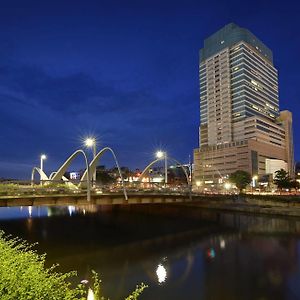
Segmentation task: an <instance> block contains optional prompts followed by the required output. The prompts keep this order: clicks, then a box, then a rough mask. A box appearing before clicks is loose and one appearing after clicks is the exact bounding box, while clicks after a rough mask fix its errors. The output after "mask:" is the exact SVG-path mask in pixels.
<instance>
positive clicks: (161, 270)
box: [156, 264, 167, 284]
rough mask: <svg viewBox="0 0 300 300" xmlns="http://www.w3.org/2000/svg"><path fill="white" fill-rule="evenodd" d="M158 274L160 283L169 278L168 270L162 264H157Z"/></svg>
mask: <svg viewBox="0 0 300 300" xmlns="http://www.w3.org/2000/svg"><path fill="white" fill-rule="evenodd" d="M156 275H157V279H158V283H159V284H161V283H163V282H165V281H166V279H167V270H166V268H165V267H164V266H163V265H162V264H159V265H158V266H157V269H156Z"/></svg>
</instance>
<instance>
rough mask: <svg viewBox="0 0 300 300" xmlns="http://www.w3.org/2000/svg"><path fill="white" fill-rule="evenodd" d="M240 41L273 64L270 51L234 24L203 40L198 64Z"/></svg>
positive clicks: (254, 37)
mask: <svg viewBox="0 0 300 300" xmlns="http://www.w3.org/2000/svg"><path fill="white" fill-rule="evenodd" d="M240 41H244V42H246V43H248V44H250V45H251V46H253V47H254V48H256V49H257V50H258V51H259V52H260V54H261V55H262V56H263V57H265V58H266V59H267V60H268V61H270V62H271V63H272V64H273V53H272V51H271V50H270V49H269V48H268V47H267V46H266V45H265V44H264V43H263V42H261V41H260V40H259V39H258V38H257V37H256V36H255V35H254V34H253V33H252V32H250V31H249V30H248V29H245V28H242V27H239V26H238V25H236V24H234V23H229V24H227V25H226V26H224V27H223V28H221V29H220V30H218V31H217V32H215V33H214V34H212V35H211V36H210V37H208V38H206V39H205V40H204V47H203V48H202V49H201V50H200V62H203V61H204V60H206V59H207V58H209V57H211V56H213V55H214V54H215V53H218V52H219V51H221V50H222V49H225V48H227V47H232V46H233V45H235V44H236V43H238V42H240Z"/></svg>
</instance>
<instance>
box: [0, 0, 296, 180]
mask: <svg viewBox="0 0 300 300" xmlns="http://www.w3.org/2000/svg"><path fill="white" fill-rule="evenodd" d="M299 15H300V4H299V3H298V1H279V4H275V1H256V0H254V1H214V0H209V1H189V0H185V1H178V2H176V1H163V0H161V1H153V0H152V1H146V0H140V1H124V0H123V1H113V0H111V1H109V0H107V1H101V0H98V1H63V0H61V1H54V0H52V1H29V0H26V1H24V0H20V1H12V0H11V1H1V2H0V126H1V127H0V128H1V131H0V138H1V146H0V177H12V178H20V179H30V173H31V169H32V167H33V166H34V165H38V164H39V156H40V154H41V153H46V154H47V155H48V159H47V161H46V162H45V169H46V171H47V172H50V171H54V170H56V169H57V168H58V167H59V166H60V164H61V163H62V162H63V161H64V160H65V159H66V158H67V157H68V156H69V155H70V154H71V153H72V152H73V151H75V150H76V149H78V148H80V147H81V143H82V142H81V140H82V139H83V138H84V137H85V136H87V135H90V134H93V135H96V136H97V138H98V142H99V145H98V148H101V147H104V146H111V147H112V148H113V149H114V150H115V152H116V154H117V156H118V158H119V161H120V164H121V165H123V166H129V167H130V168H132V169H135V168H143V167H144V166H146V164H147V163H149V162H150V161H151V160H152V159H153V153H154V151H155V150H157V149H158V148H161V149H163V150H166V151H168V153H169V154H170V155H171V156H173V157H174V158H176V159H177V160H179V161H182V162H187V161H188V158H189V155H192V153H193V148H196V147H197V146H198V126H199V122H200V120H199V79H198V59H199V57H198V52H199V49H200V48H201V47H202V46H203V40H204V39H205V38H206V37H208V36H209V35H210V34H212V33H214V32H215V31H217V30H218V29H220V28H221V27H223V26H224V25H226V24H227V23H230V22H234V23H236V24H237V25H239V26H242V27H245V28H247V29H249V30H250V31H252V32H253V33H254V34H255V35H256V36H257V37H258V38H260V39H261V40H262V41H263V42H264V43H265V44H266V45H267V46H268V47H269V48H271V50H272V51H273V54H274V63H275V66H276V68H277V69H278V70H279V89H280V107H281V109H289V110H291V111H292V112H293V114H294V132H295V134H294V138H295V145H296V149H295V158H296V160H300V147H299V138H298V136H297V132H299V131H300V109H299V108H300V106H299V101H300V75H299V74H300V71H299V70H300V60H299V53H300V34H299V29H300V21H299ZM89 152H91V151H89ZM90 154H91V153H90ZM100 164H105V165H107V166H108V167H109V166H112V161H111V159H110V158H109V155H108V154H106V155H105V156H104V157H103V160H102V161H101V162H100ZM81 167H83V161H82V159H79V158H78V160H76V162H75V163H74V165H73V166H72V168H71V169H72V170H76V169H79V168H81Z"/></svg>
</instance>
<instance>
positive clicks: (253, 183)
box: [252, 175, 258, 187]
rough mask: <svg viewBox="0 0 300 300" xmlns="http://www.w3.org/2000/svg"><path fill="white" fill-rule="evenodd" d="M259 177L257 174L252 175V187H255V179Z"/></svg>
mask: <svg viewBox="0 0 300 300" xmlns="http://www.w3.org/2000/svg"><path fill="white" fill-rule="evenodd" d="M257 179H258V176H257V175H255V176H253V177H252V187H255V185H256V184H255V181H256V180H257Z"/></svg>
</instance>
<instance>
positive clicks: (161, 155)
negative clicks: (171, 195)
mask: <svg viewBox="0 0 300 300" xmlns="http://www.w3.org/2000/svg"><path fill="white" fill-rule="evenodd" d="M156 157H157V158H158V159H162V158H164V159H165V187H167V183H168V162H167V152H163V151H161V150H159V151H157V152H156Z"/></svg>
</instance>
